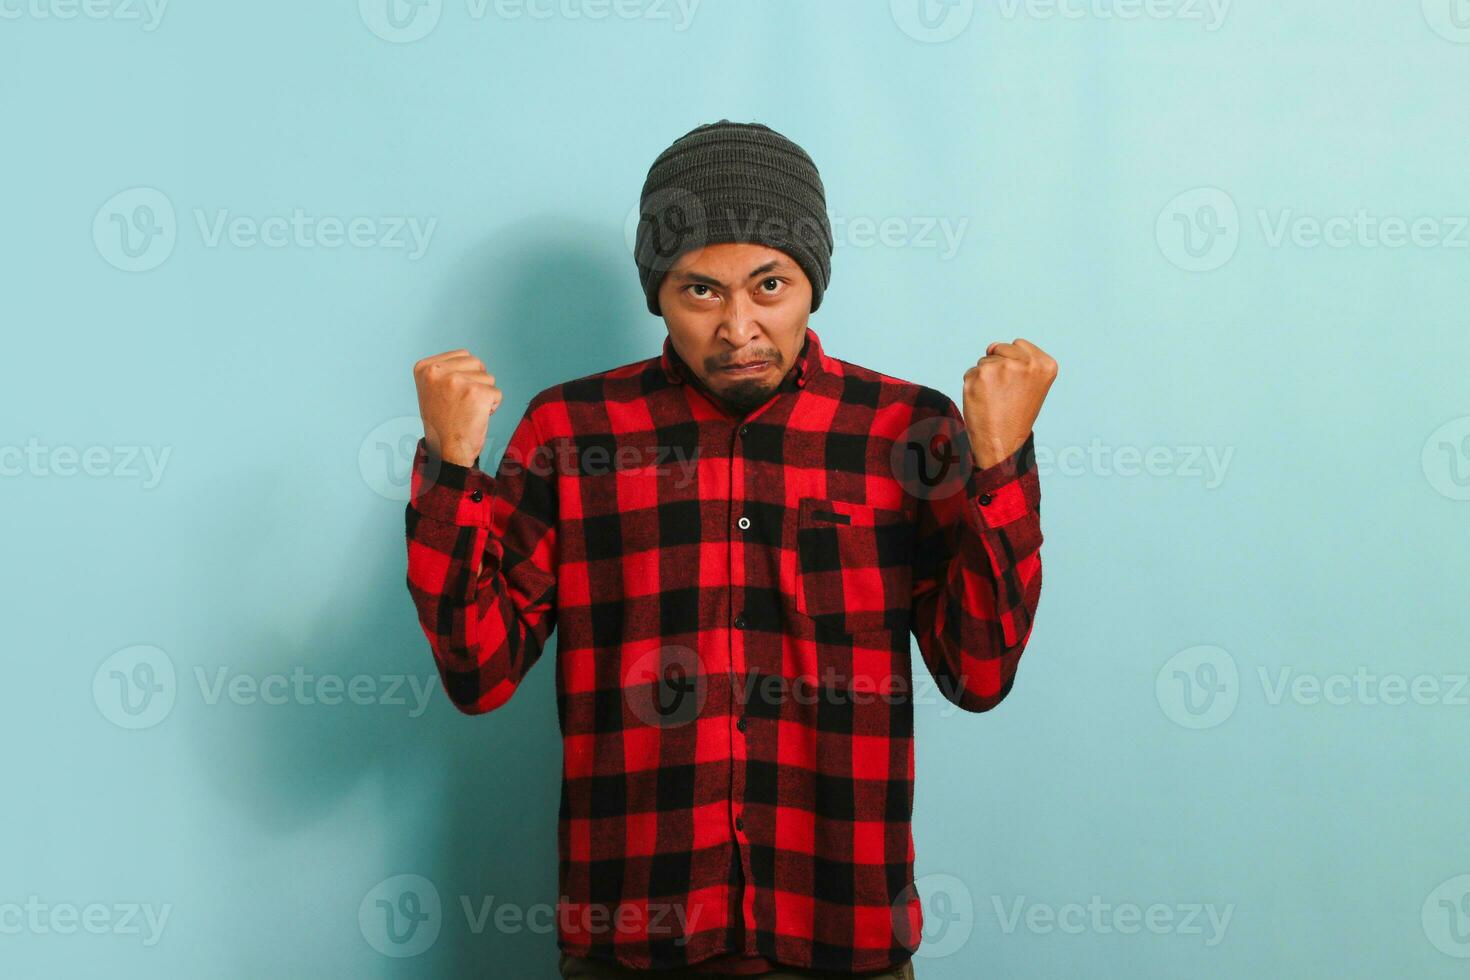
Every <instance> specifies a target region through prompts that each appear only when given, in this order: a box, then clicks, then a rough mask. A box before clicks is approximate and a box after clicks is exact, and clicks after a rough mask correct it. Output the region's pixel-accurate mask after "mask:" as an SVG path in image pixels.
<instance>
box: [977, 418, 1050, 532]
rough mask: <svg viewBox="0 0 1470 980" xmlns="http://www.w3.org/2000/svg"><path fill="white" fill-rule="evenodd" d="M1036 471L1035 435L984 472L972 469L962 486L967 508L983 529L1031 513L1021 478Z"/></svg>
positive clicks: (1029, 434) (997, 525) (1027, 438)
mask: <svg viewBox="0 0 1470 980" xmlns="http://www.w3.org/2000/svg"><path fill="white" fill-rule="evenodd" d="M1035 468H1036V433H1035V431H1032V432H1029V433H1027V435H1026V441H1025V442H1024V443H1022V444H1021V448H1019V449H1017V450H1016V451H1015V452H1014V453H1012V454H1011V455H1010V456H1007V457H1006V458H1005V459H1003V460H1001V461H1000V462H998V463H996V464H994V465H993V466H987V467H985V468H984V469H982V468H980V467H979V466H974V467H972V469H971V471H970V481H969V484H968V485H967V486H966V491H965V492H966V495H967V496H968V498H969V509H970V510H971V512H972V513H974V514H976V515H978V516H979V518H980V523H981V525H983V526H984V527H1000V526H1002V525H1004V524H1009V523H1011V522H1012V521H1015V520H1018V519H1020V518H1022V517H1024V516H1026V514H1027V513H1029V512H1030V510H1031V505H1030V503H1029V502H1028V501H1027V500H1026V491H1025V489H1024V488H1023V487H1022V486H1021V477H1022V476H1023V475H1025V474H1026V473H1028V472H1030V471H1031V470H1033V469H1035Z"/></svg>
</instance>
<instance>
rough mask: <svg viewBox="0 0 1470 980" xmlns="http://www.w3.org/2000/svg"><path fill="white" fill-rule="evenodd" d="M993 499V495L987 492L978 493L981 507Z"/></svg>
mask: <svg viewBox="0 0 1470 980" xmlns="http://www.w3.org/2000/svg"><path fill="white" fill-rule="evenodd" d="M994 499H995V498H994V497H993V496H991V495H990V494H988V493H982V494H981V495H980V506H981V507H984V506H985V505H986V504H988V503H990V502H991V501H992V500H994Z"/></svg>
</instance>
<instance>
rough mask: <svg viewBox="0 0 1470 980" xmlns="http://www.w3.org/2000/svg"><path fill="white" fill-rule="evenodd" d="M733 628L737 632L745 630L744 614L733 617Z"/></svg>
mask: <svg viewBox="0 0 1470 980" xmlns="http://www.w3.org/2000/svg"><path fill="white" fill-rule="evenodd" d="M735 628H736V629H738V630H743V629H745V614H744V613H739V614H737V615H736V616H735Z"/></svg>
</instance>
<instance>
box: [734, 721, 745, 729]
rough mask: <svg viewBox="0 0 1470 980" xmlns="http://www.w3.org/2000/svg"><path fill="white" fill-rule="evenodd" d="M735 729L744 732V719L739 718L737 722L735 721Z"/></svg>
mask: <svg viewBox="0 0 1470 980" xmlns="http://www.w3.org/2000/svg"><path fill="white" fill-rule="evenodd" d="M735 727H736V728H738V729H740V730H741V731H742V732H743V731H745V719H744V718H741V719H740V720H739V721H737V722H736V723H735Z"/></svg>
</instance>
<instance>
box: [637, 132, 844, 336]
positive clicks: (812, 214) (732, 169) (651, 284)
mask: <svg viewBox="0 0 1470 980" xmlns="http://www.w3.org/2000/svg"><path fill="white" fill-rule="evenodd" d="M720 242H755V243H758V244H761V245H767V246H769V247H771V248H775V249H779V250H781V251H783V252H785V253H786V254H787V255H790V256H791V257H792V259H794V260H795V261H796V263H797V264H798V265H800V266H801V268H802V271H804V272H805V273H806V276H807V278H808V279H810V280H811V283H812V307H811V308H812V312H816V309H817V307H818V306H820V305H821V303H822V293H823V291H825V290H826V288H827V281H828V279H829V278H830V277H831V275H832V247H833V241H832V225H831V223H830V222H829V221H828V218H827V199H826V193H825V191H824V190H823V188H822V178H821V177H820V176H819V175H818V174H817V167H816V164H814V163H812V159H811V157H809V156H807V154H806V151H805V150H803V149H802V148H801V147H799V146H797V145H796V144H795V143H793V142H791V141H790V140H789V139H787V138H786V137H784V136H782V135H781V134H780V133H777V132H776V131H774V130H772V129H771V128H770V127H768V126H763V125H761V124H760V123H736V122H731V121H730V120H728V119H721V120H720V121H719V122H715V123H707V124H705V125H703V126H699V127H696V128H695V129H692V130H690V131H689V132H688V133H685V134H684V135H683V136H681V137H679V138H678V139H677V140H675V141H674V142H673V144H672V145H671V146H670V147H669V148H668V149H666V150H664V151H663V152H662V153H660V154H659V156H658V159H657V160H655V161H653V166H651V167H649V168H648V177H647V179H646V180H645V181H644V182H643V195H642V198H641V200H640V202H639V215H638V234H637V240H636V242H635V244H634V249H633V258H634V260H635V261H636V262H637V263H638V278H639V280H640V281H641V282H642V284H643V293H644V295H645V296H646V297H647V299H648V312H650V313H652V314H653V315H655V316H661V315H662V313H661V312H660V311H659V305H658V289H659V285H660V284H661V283H662V282H663V279H664V275H665V274H666V273H667V272H668V271H669V269H670V268H672V267H673V265H674V262H675V261H676V260H677V259H678V258H679V256H680V255H682V254H684V253H685V252H687V251H690V250H691V249H697V248H703V247H704V246H706V245H714V244H717V243H720Z"/></svg>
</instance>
